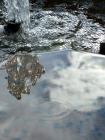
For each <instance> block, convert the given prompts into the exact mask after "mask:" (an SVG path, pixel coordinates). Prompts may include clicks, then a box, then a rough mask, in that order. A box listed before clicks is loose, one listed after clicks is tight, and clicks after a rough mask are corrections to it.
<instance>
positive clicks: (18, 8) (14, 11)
mask: <svg viewBox="0 0 105 140" xmlns="http://www.w3.org/2000/svg"><path fill="white" fill-rule="evenodd" d="M4 3H5V8H6V14H5V15H6V20H7V22H8V21H15V22H16V23H23V28H25V29H27V28H28V27H29V20H30V14H29V0H21V1H20V0H4Z"/></svg>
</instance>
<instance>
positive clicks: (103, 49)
mask: <svg viewBox="0 0 105 140" xmlns="http://www.w3.org/2000/svg"><path fill="white" fill-rule="evenodd" d="M99 53H100V54H103V55H105V42H102V43H100V51H99Z"/></svg>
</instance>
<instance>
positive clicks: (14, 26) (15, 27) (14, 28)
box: [4, 21, 21, 34]
mask: <svg viewBox="0 0 105 140" xmlns="http://www.w3.org/2000/svg"><path fill="white" fill-rule="evenodd" d="M20 28H21V23H15V21H11V22H8V23H7V24H6V25H5V26H4V32H5V33H6V34H14V33H16V32H18V31H19V30H20Z"/></svg>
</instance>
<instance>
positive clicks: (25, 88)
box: [5, 53, 44, 99]
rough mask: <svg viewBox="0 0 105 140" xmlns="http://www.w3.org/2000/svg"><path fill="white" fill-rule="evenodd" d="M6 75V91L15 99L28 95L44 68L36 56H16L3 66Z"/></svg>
mask: <svg viewBox="0 0 105 140" xmlns="http://www.w3.org/2000/svg"><path fill="white" fill-rule="evenodd" d="M5 67H6V71H7V73H8V78H7V79H8V90H9V92H10V93H11V94H12V95H14V96H15V97H16V98H17V99H21V94H30V89H31V86H33V85H35V84H36V81H37V79H38V78H40V77H41V74H42V73H44V67H43V66H42V65H41V64H40V63H39V60H38V58H37V57H36V56H32V55H30V54H26V53H24V54H16V55H14V56H12V57H10V58H9V60H8V61H7V63H6V64H5Z"/></svg>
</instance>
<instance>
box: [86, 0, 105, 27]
mask: <svg viewBox="0 0 105 140" xmlns="http://www.w3.org/2000/svg"><path fill="white" fill-rule="evenodd" d="M92 2H93V4H92V6H91V7H90V8H89V9H88V10H87V16H88V18H92V19H94V20H95V21H96V22H98V23H100V24H102V25H105V0H101V1H99V0H92Z"/></svg>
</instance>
